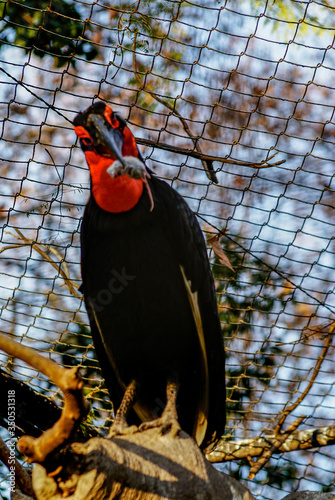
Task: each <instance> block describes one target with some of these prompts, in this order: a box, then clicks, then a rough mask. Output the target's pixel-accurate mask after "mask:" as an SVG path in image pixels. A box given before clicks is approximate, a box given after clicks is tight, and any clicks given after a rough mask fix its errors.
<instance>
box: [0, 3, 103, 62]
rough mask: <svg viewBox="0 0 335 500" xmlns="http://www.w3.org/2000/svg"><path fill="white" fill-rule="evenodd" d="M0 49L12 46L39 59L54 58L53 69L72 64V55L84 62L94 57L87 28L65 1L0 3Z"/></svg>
mask: <svg viewBox="0 0 335 500" xmlns="http://www.w3.org/2000/svg"><path fill="white" fill-rule="evenodd" d="M0 15H1V17H0V47H1V46H3V45H5V44H13V45H16V46H19V47H23V48H24V49H25V51H26V52H27V53H28V52H30V51H32V50H33V51H34V53H35V54H36V55H37V56H38V57H40V58H41V59H42V58H43V57H44V56H45V55H50V56H52V57H53V58H54V61H55V65H56V67H61V66H64V65H65V64H67V63H69V62H70V63H71V64H72V65H73V66H75V64H76V59H75V58H74V55H76V56H79V57H83V58H84V59H87V60H88V61H90V60H92V59H94V58H95V57H96V56H97V55H98V51H97V49H96V47H95V46H94V45H93V44H92V42H90V41H89V40H88V39H87V40H83V39H82V38H83V37H85V36H86V37H87V33H89V32H90V28H89V25H87V24H86V23H85V22H84V21H82V20H81V16H80V14H79V12H78V10H77V8H76V7H75V6H74V5H73V4H72V2H68V1H66V0H6V1H3V0H2V1H1V3H0Z"/></svg>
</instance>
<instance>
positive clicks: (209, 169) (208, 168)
mask: <svg viewBox="0 0 335 500" xmlns="http://www.w3.org/2000/svg"><path fill="white" fill-rule="evenodd" d="M136 39H137V32H135V33H134V41H133V71H134V75H135V77H136V80H137V81H138V83H139V85H140V87H142V90H144V92H147V93H148V94H150V95H151V97H152V98H153V99H155V101H157V102H159V103H160V104H162V105H163V106H165V107H166V108H168V109H169V110H170V111H171V112H172V113H173V114H174V115H175V116H177V117H178V118H179V120H180V121H181V123H182V125H183V128H184V130H185V132H186V134H187V135H188V136H189V137H190V139H191V140H192V142H193V144H194V147H195V149H196V150H197V152H198V153H199V154H200V155H203V153H202V150H201V147H200V144H199V142H198V138H197V137H194V135H193V134H192V132H191V130H190V127H189V126H188V123H187V121H186V120H185V118H184V117H183V116H182V115H181V114H180V113H179V111H177V109H176V106H175V105H174V106H171V104H170V103H169V102H167V101H165V100H164V99H161V98H160V97H158V95H156V94H155V93H154V92H152V91H151V90H149V89H148V88H147V87H146V86H145V84H144V83H143V82H142V80H141V78H140V75H139V74H138V72H137V69H136ZM201 160H202V164H203V167H204V170H205V172H206V174H207V177H208V179H209V180H210V181H213V182H215V183H216V184H217V183H218V179H217V177H216V174H215V172H214V169H213V162H212V160H211V159H208V158H206V159H205V158H201Z"/></svg>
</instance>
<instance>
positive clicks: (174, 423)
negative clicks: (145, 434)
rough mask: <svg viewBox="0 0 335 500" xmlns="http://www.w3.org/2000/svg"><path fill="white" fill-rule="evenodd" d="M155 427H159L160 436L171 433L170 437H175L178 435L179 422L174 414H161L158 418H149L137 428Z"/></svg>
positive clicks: (141, 429)
mask: <svg viewBox="0 0 335 500" xmlns="http://www.w3.org/2000/svg"><path fill="white" fill-rule="evenodd" d="M156 427H159V428H160V433H161V435H162V436H164V435H165V434H168V433H169V434H171V435H172V437H177V436H179V433H180V431H181V427H180V424H179V422H178V420H177V419H176V417H175V416H174V415H169V414H167V415H162V416H161V417H159V418H156V419H155V420H150V421H149V422H143V423H142V424H141V425H140V427H139V430H140V431H141V432H142V431H146V430H147V429H154V428H156Z"/></svg>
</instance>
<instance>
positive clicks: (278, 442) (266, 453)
mask: <svg viewBox="0 0 335 500" xmlns="http://www.w3.org/2000/svg"><path fill="white" fill-rule="evenodd" d="M305 418H306V417H305V415H302V416H300V417H298V418H297V419H296V420H295V421H294V422H293V423H292V424H291V425H290V426H289V427H288V428H287V430H286V431H285V432H283V433H280V434H279V435H278V434H277V435H276V434H275V435H276V439H275V442H274V443H273V445H272V446H271V448H270V449H268V450H263V452H262V455H261V457H260V458H259V459H258V460H257V462H255V463H254V464H253V465H252V467H250V471H249V476H248V479H254V477H255V476H256V474H257V473H258V472H259V471H260V470H261V469H262V468H263V467H264V466H265V465H266V464H267V463H268V461H269V460H270V458H271V457H272V455H273V454H274V453H278V450H279V449H280V447H281V446H283V445H284V443H285V441H286V440H287V439H288V438H289V437H290V435H291V434H293V432H294V431H295V430H297V428H298V427H299V425H300V424H301V423H302V421H303V420H304V419H305Z"/></svg>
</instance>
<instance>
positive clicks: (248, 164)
mask: <svg viewBox="0 0 335 500" xmlns="http://www.w3.org/2000/svg"><path fill="white" fill-rule="evenodd" d="M136 142H137V144H142V145H143V146H151V147H153V148H158V149H163V150H165V151H171V152H172V153H177V154H181V155H185V156H191V157H192V158H197V159H198V160H208V161H212V162H213V161H218V162H221V163H229V164H230V165H240V166H241V167H249V168H257V169H258V168H270V167H277V166H278V165H281V164H282V163H285V162H286V160H280V161H277V162H275V163H269V161H270V160H272V158H274V157H275V156H276V155H277V154H278V151H276V152H275V153H274V154H273V155H271V156H269V157H268V158H266V159H265V160H262V161H261V162H259V163H255V162H251V161H241V160H234V159H232V158H227V157H225V156H213V155H207V154H205V153H198V152H197V151H193V150H192V149H185V148H180V147H178V146H171V145H170V144H165V143H164V142H156V141H152V140H150V139H143V138H140V137H136Z"/></svg>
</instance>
